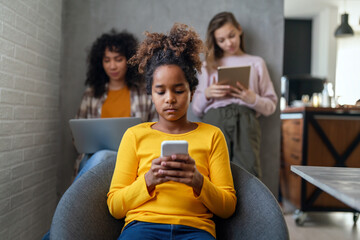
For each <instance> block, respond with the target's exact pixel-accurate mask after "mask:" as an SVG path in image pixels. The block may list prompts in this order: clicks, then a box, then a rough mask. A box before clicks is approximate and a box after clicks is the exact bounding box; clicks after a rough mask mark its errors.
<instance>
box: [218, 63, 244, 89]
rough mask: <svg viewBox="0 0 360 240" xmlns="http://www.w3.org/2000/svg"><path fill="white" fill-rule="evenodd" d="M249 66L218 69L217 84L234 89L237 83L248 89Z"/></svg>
mask: <svg viewBox="0 0 360 240" xmlns="http://www.w3.org/2000/svg"><path fill="white" fill-rule="evenodd" d="M250 68H251V67H250V66H237V67H218V84H222V85H231V86H234V87H236V82H237V81H239V82H240V83H241V84H242V85H243V86H244V87H245V88H249V79H250Z"/></svg>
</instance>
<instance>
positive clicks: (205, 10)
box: [58, 0, 284, 196]
mask: <svg viewBox="0 0 360 240" xmlns="http://www.w3.org/2000/svg"><path fill="white" fill-rule="evenodd" d="M224 10H226V11H232V12H233V13H234V14H235V16H236V18H237V19H238V20H239V22H240V24H241V25H242V27H243V31H244V33H245V41H246V42H245V44H246V46H245V48H246V50H247V52H248V53H250V54H254V55H259V56H261V57H263V58H264V59H265V61H266V63H267V66H268V68H269V72H270V75H271V78H272V81H273V83H274V86H275V89H276V92H277V93H279V92H280V77H281V73H282V57H283V29H284V26H283V0H272V1H268V0H236V1H235V0H224V1H218V0H182V1H178V0H150V1H149V0H131V1H125V0H123V1H119V0H102V1H96V0H77V1H71V0H65V1H64V7H63V13H64V15H63V44H64V52H63V58H62V69H61V70H62V71H61V72H62V82H61V111H62V117H61V121H62V123H63V124H62V126H63V128H62V133H63V134H62V159H61V162H60V163H59V164H60V168H59V174H58V176H59V183H58V193H59V195H61V194H62V193H63V192H64V191H65V190H66V188H67V187H68V186H69V184H70V183H71V174H72V170H73V163H74V159H75V157H76V152H75V149H74V147H73V145H72V142H71V135H70V130H69V127H68V120H69V119H70V118H73V117H74V116H75V114H76V111H77V108H78V106H79V103H80V98H81V95H82V93H83V90H84V80H85V72H86V65H85V60H86V54H87V50H88V49H89V47H90V46H91V44H92V42H93V41H94V40H95V39H96V38H97V37H98V36H99V35H100V34H102V33H103V32H106V31H108V30H110V29H111V28H112V27H115V28H117V29H118V30H122V29H127V30H128V31H130V32H132V33H134V34H135V35H136V36H138V38H139V39H140V40H142V39H143V38H144V36H143V32H144V31H145V30H147V31H150V32H158V31H160V32H164V31H168V30H169V29H170V27H171V26H172V25H173V23H174V22H182V23H186V24H188V25H190V26H192V27H194V28H195V29H196V30H197V31H198V32H199V34H200V36H201V37H202V38H203V39H205V32H206V28H207V24H208V22H209V21H210V19H211V18H212V17H213V16H214V15H215V14H216V13H218V12H220V11H224ZM190 118H191V119H193V120H194V119H196V118H195V117H194V116H193V115H192V114H191V113H190ZM261 126H262V130H263V134H262V139H263V142H262V149H261V159H262V167H263V182H264V183H265V184H266V185H267V186H268V187H269V188H270V190H271V191H272V192H273V193H274V194H275V196H276V195H277V191H278V175H279V174H278V172H279V159H280V119H279V110H277V111H276V113H275V114H274V115H272V116H271V117H267V118H261Z"/></svg>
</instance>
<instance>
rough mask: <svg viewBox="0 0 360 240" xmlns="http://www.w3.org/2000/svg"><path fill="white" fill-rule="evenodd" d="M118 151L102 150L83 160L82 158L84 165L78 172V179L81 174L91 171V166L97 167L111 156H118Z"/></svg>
mask: <svg viewBox="0 0 360 240" xmlns="http://www.w3.org/2000/svg"><path fill="white" fill-rule="evenodd" d="M116 154H117V152H115V151H112V150H100V151H97V152H96V153H94V154H93V155H92V156H91V157H90V158H87V157H84V159H83V160H81V163H80V165H81V166H82V167H81V168H80V171H79V173H78V174H77V176H76V178H75V180H74V181H76V179H78V178H79V177H80V176H81V175H83V174H84V173H85V172H87V171H89V170H90V169H91V168H93V167H95V166H96V165H98V164H99V163H101V162H102V161H105V160H107V159H109V158H116Z"/></svg>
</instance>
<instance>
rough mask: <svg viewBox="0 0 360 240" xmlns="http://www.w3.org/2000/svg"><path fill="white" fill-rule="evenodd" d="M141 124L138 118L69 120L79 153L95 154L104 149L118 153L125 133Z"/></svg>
mask: <svg viewBox="0 0 360 240" xmlns="http://www.w3.org/2000/svg"><path fill="white" fill-rule="evenodd" d="M141 122H142V121H141V118H138V117H123V118H87V119H70V120H69V124H70V129H71V132H72V135H73V138H74V143H75V147H76V150H77V151H78V152H79V153H95V152H97V151H99V150H102V149H108V150H113V151H117V150H118V148H119V145H120V142H121V139H122V136H123V135H124V133H125V131H126V130H127V129H128V128H129V127H132V126H135V125H137V124H139V123H141Z"/></svg>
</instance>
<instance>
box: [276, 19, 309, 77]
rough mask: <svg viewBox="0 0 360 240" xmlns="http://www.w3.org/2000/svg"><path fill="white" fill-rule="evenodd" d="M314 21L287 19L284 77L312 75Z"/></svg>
mask: <svg viewBox="0 0 360 240" xmlns="http://www.w3.org/2000/svg"><path fill="white" fill-rule="evenodd" d="M311 30H312V20H303V19H301V20H298V19H285V39H284V62H283V75H290V74H310V72H311Z"/></svg>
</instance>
